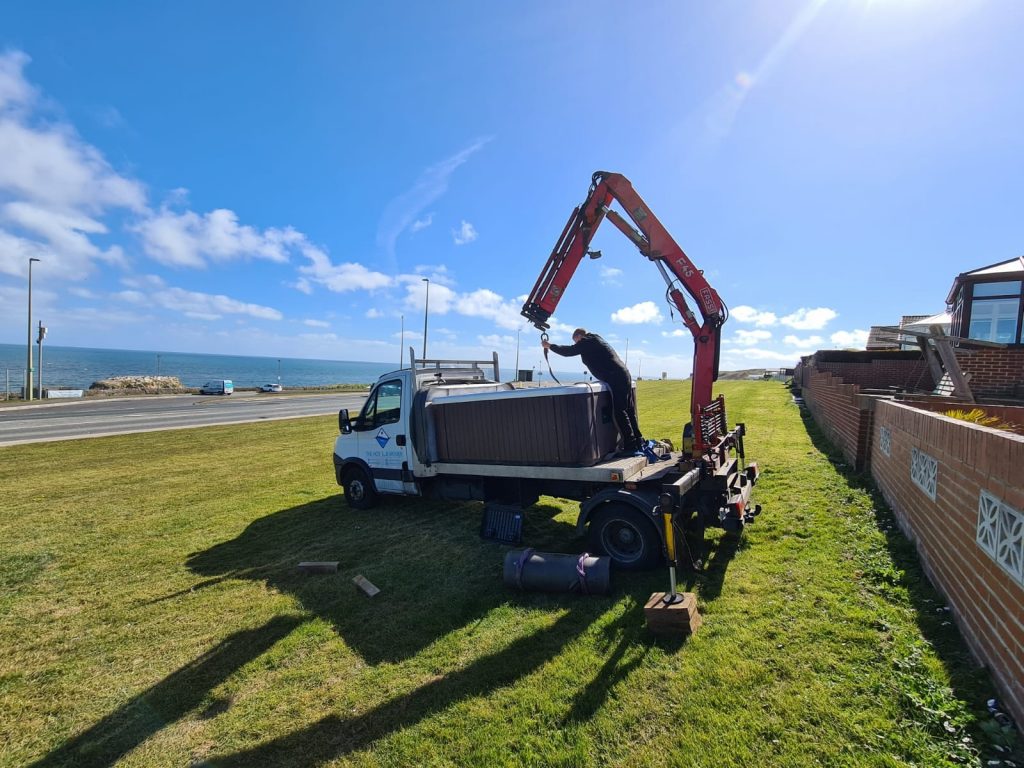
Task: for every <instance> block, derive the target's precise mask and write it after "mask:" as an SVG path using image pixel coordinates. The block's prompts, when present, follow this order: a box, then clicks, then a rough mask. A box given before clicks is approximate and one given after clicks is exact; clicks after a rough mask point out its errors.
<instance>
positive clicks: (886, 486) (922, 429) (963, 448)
mask: <svg viewBox="0 0 1024 768" xmlns="http://www.w3.org/2000/svg"><path fill="white" fill-rule="evenodd" d="M882 430H885V431H887V432H888V433H889V436H888V438H887V444H888V449H887V450H888V454H887V453H885V452H883V450H882V442H883V441H882ZM868 456H869V460H870V467H871V475H872V477H873V478H874V480H875V483H876V484H877V485H878V487H879V489H880V490H881V491H882V495H883V496H884V497H885V499H886V501H887V502H888V503H889V506H890V507H892V509H893V512H894V513H895V514H896V519H897V521H898V522H899V524H900V528H901V529H902V530H903V532H904V533H905V534H906V535H907V537H908V538H909V539H910V540H911V541H913V542H914V544H915V546H916V547H917V551H918V554H919V556H920V558H921V563H922V565H923V566H924V569H925V572H926V573H927V574H928V578H929V579H930V580H931V582H932V583H933V584H934V585H935V587H936V588H937V589H938V590H939V591H940V592H942V593H943V595H945V598H946V600H947V601H948V602H949V604H950V606H951V607H952V609H953V617H954V618H955V619H956V622H957V625H958V626H959V628H960V631H961V633H962V634H963V636H964V638H965V639H966V640H967V643H968V645H969V646H970V647H971V650H972V651H973V653H974V654H975V655H976V656H977V657H978V658H979V659H980V660H981V661H982V662H983V663H984V664H985V665H986V666H988V667H989V669H990V670H991V672H992V676H993V678H994V679H995V681H996V684H997V686H998V688H999V698H1000V699H1001V700H1002V701H1003V702H1004V703H1005V705H1006V707H1007V709H1008V710H1009V711H1010V712H1011V714H1013V716H1014V717H1015V718H1016V719H1017V721H1018V722H1024V513H1022V510H1024V436H1022V435H1017V434H1013V433H1012V432H1006V431H1001V430H997V429H991V428H988V427H981V426H978V425H976V424H970V423H968V422H964V421H959V420H956V419H952V418H949V417H946V416H942V415H941V414H936V413H931V412H929V411H925V410H921V409H919V408H915V407H912V406H910V405H907V404H905V403H900V402H896V401H892V400H879V401H878V402H877V403H876V404H875V410H874V414H873V417H872V433H871V445H870V450H869V453H868Z"/></svg>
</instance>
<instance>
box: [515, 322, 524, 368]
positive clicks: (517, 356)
mask: <svg viewBox="0 0 1024 768" xmlns="http://www.w3.org/2000/svg"><path fill="white" fill-rule="evenodd" d="M522 332H523V329H522V328H518V329H516V381H519V334H520V333H522Z"/></svg>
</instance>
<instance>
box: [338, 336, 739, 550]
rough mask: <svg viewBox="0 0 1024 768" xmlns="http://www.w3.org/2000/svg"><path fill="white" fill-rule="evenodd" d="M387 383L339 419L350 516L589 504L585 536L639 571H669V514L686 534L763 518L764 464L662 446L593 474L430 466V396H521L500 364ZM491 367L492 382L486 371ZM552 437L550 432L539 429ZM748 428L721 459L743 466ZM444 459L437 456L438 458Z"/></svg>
mask: <svg viewBox="0 0 1024 768" xmlns="http://www.w3.org/2000/svg"><path fill="white" fill-rule="evenodd" d="M410 360H411V361H412V365H411V367H410V368H403V369H401V370H397V371H393V372H391V373H387V374H384V375H383V376H381V377H380V379H379V380H378V381H377V383H376V384H375V385H374V386H373V388H372V390H371V391H370V394H369V395H368V397H367V399H366V402H365V403H364V405H363V408H362V409H361V411H360V413H359V415H358V416H355V417H352V416H351V415H350V414H349V412H348V410H347V409H342V410H341V411H339V413H338V426H339V432H340V434H339V435H338V437H337V439H336V441H335V445H334V469H335V476H336V479H337V482H338V484H339V485H340V486H341V487H342V489H343V491H344V495H345V499H346V501H347V503H348V505H349V506H350V507H353V508H355V509H368V508H371V507H373V506H374V505H375V504H376V503H377V501H378V500H379V496H380V495H381V494H392V495H404V496H420V497H425V498H432V499H442V500H451V501H467V500H476V501H482V502H485V503H487V504H494V505H500V506H504V507H506V508H518V509H525V508H526V507H529V506H531V505H533V504H535V503H536V502H537V500H538V498H539V497H540V496H554V497H558V498H566V499H573V500H576V501H579V502H580V512H579V516H578V518H577V530H578V531H579V533H580V534H582V533H584V532H585V531H589V533H588V539H589V540H588V547H589V549H590V550H591V551H592V552H597V553H600V554H605V555H608V556H609V557H611V559H612V561H613V562H614V563H615V564H616V565H617V566H618V567H621V568H625V569H631V570H640V569H645V568H649V567H652V566H654V565H657V564H658V563H660V562H662V561H663V559H664V556H665V552H666V546H665V544H666V542H665V534H664V527H663V526H662V525H661V520H662V515H663V514H666V513H668V514H671V515H673V520H676V521H678V523H679V526H680V528H681V527H682V526H683V525H687V526H689V527H693V526H694V525H696V526H698V527H699V528H700V529H701V530H703V528H704V527H705V526H716V527H721V528H725V529H727V530H737V531H738V530H741V529H742V527H743V525H744V524H745V523H747V522H749V521H751V520H752V518H753V515H754V514H756V513H757V511H758V510H757V509H756V508H752V507H751V505H750V503H749V498H750V489H751V487H752V486H753V484H754V483H755V482H756V480H757V467H756V464H751V465H749V466H747V467H741V466H740V464H739V460H738V459H735V458H729V459H727V460H724V461H718V462H706V461H702V460H701V459H696V460H695V459H693V458H692V457H688V456H685V455H684V454H682V453H680V452H673V451H671V446H670V445H667V444H662V445H661V446H660V447H659V448H657V449H656V451H657V452H658V453H659V454H660V456H661V458H662V460H661V461H658V462H656V463H649V462H648V459H647V458H646V457H642V456H641V457H636V456H630V457H627V458H614V459H610V460H607V461H598V462H597V463H596V464H594V465H593V466H581V467H572V466H552V465H547V464H545V465H541V464H536V465H534V464H499V463H485V462H487V461H488V457H487V456H481V457H480V459H481V463H475V462H466V461H462V462H459V463H454V462H444V461H437V460H431V454H432V451H431V449H430V446H429V440H430V434H429V433H430V431H431V430H430V425H429V423H428V421H429V418H430V415H429V413H428V402H430V396H431V395H441V394H442V390H443V391H444V393H443V394H447V395H451V394H456V395H457V394H461V393H466V392H469V393H473V392H484V391H488V390H489V391H498V390H502V389H506V390H507V389H512V386H511V385H510V384H501V383H499V372H498V358H497V354H496V353H495V354H494V356H493V360H491V361H450V360H449V361H445V360H419V361H417V360H416V359H415V355H414V354H412V353H411V354H410ZM484 366H487V367H492V368H493V373H492V374H491V375H490V376H489V375H488V374H487V372H485V367H484ZM537 427H538V429H541V430H543V429H544V427H545V425H537ZM743 431H744V430H743V425H739V427H738V428H737V429H736V430H734V431H733V432H732V433H730V435H731V436H732V438H731V442H730V443H729V444H728V445H723V446H722V450H723V451H726V450H730V449H732V450H736V451H737V453H738V454H739V456H740V460H741V459H742V453H743V445H742V435H743ZM435 455H436V454H435Z"/></svg>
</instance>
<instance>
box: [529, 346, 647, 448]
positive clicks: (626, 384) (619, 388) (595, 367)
mask: <svg viewBox="0 0 1024 768" xmlns="http://www.w3.org/2000/svg"><path fill="white" fill-rule="evenodd" d="M572 341H573V344H572V346H571V347H568V346H563V345H561V344H550V343H548V342H547V341H542V342H541V346H543V347H544V349H545V350H548V349H550V350H551V351H552V352H554V353H555V354H556V355H561V356H562V357H575V356H576V355H579V356H580V358H581V359H582V360H583V365H585V366H586V367H587V370H589V371H590V372H591V373H592V374H593V375H594V377H595V378H597V379H600V380H601V381H603V382H604V383H605V384H607V385H608V387H609V389H611V392H612V413H613V414H614V416H615V425H616V426H617V427H618V428H619V434H620V435H622V443H623V451H624V452H628V453H638V452H640V451H642V450H643V446H644V439H643V438H642V437H641V436H640V425H639V424H637V420H636V399H635V398H634V397H633V384H632V380H631V379H630V376H629V369H628V368H626V366H625V365H624V364H623V363H622V360H620V359H619V356H618V355H617V354H615V350H614V349H612V348H611V346H610V345H609V344H608V342H607V341H605V340H604V339H602V338H601V337H600V336H598V335H597V334H596V333H587V331H586V329H584V328H577V329H576V330H575V331H573V332H572Z"/></svg>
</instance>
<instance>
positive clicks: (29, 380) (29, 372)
mask: <svg viewBox="0 0 1024 768" xmlns="http://www.w3.org/2000/svg"><path fill="white" fill-rule="evenodd" d="M33 261H39V259H36V258H30V259H29V260H28V349H27V350H26V355H27V357H28V360H27V361H26V364H25V368H26V369H27V370H26V371H25V378H26V380H27V384H28V386H26V387H25V399H26V400H31V399H32V262H33Z"/></svg>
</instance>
